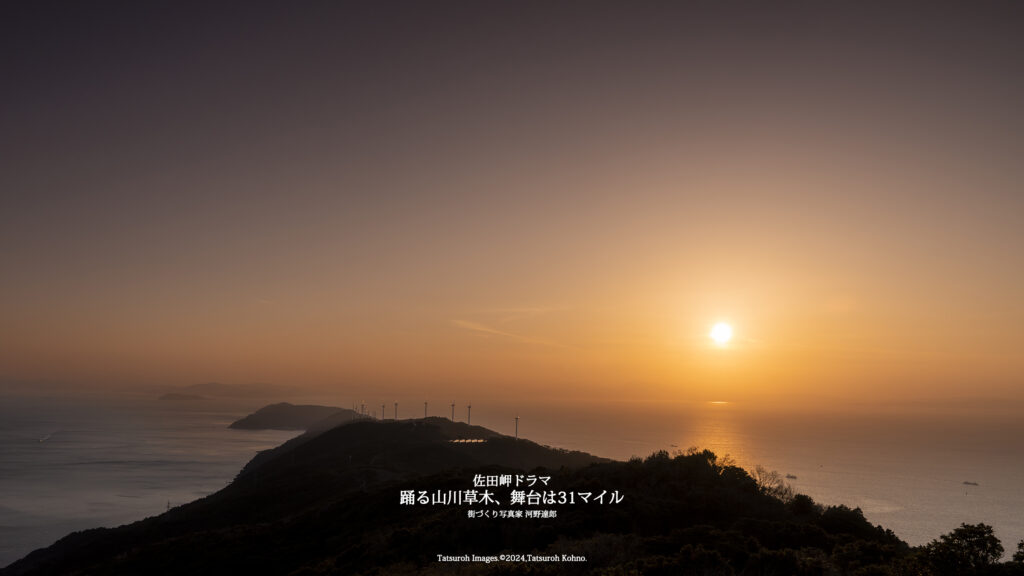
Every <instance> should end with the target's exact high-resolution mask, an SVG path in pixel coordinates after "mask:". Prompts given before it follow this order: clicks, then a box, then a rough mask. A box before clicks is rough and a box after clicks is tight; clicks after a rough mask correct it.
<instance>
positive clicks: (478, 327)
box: [451, 320, 582, 350]
mask: <svg viewBox="0 0 1024 576" xmlns="http://www.w3.org/2000/svg"><path fill="white" fill-rule="evenodd" d="M451 323H452V324H453V325H454V326H457V327H459V328H462V329H464V330H470V331H472V332H481V333H483V334H492V335H494V336H502V337H504V338H508V339H510V340H516V341H518V342H525V343H527V344H539V345H541V346H551V347H553V348H571V349H575V350H582V348H579V347H577V346H572V345H569V344H562V343H559V342H552V341H550V340H543V339H540V338H533V337H530V336H523V335H521V334H513V333H511V332H505V331H504V330H498V329H496V328H492V327H490V326H487V325H485V324H481V323H479V322H473V321H470V320H452V321H451Z"/></svg>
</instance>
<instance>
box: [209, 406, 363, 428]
mask: <svg viewBox="0 0 1024 576" xmlns="http://www.w3.org/2000/svg"><path fill="white" fill-rule="evenodd" d="M361 418H364V416H362V415H360V414H359V413H357V412H355V411H354V410H349V409H347V408H338V407H336V406H316V405H298V406H297V405H295V404H289V403H288V402H280V403H278V404H271V405H269V406H264V407H263V408H260V409H259V410H257V411H256V412H253V413H252V414H250V415H248V416H246V417H245V418H242V419H240V420H236V421H235V422H232V423H231V424H230V425H229V426H228V427H229V428H237V429H242V430H309V429H311V428H315V429H322V430H325V429H328V428H333V427H335V426H338V425H340V424H344V423H346V422H350V421H352V420H358V419H361Z"/></svg>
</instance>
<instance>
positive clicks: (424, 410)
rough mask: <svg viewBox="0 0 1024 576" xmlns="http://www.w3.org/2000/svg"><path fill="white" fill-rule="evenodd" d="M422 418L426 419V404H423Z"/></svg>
mask: <svg viewBox="0 0 1024 576" xmlns="http://www.w3.org/2000/svg"><path fill="white" fill-rule="evenodd" d="M423 417H424V418H426V417H427V403H426V402H424V403H423Z"/></svg>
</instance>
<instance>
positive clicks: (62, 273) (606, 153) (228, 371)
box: [0, 1, 1024, 401]
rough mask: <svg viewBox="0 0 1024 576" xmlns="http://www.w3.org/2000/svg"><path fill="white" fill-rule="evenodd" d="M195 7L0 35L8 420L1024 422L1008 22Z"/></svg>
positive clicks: (583, 10)
mask: <svg viewBox="0 0 1024 576" xmlns="http://www.w3.org/2000/svg"><path fill="white" fill-rule="evenodd" d="M209 4H212V3H206V2H203V3H196V4H188V3H180V2H179V3H166V4H161V3H151V2H145V3H137V2H125V3H115V2H91V3H85V2H68V3H66V4H55V3H48V2H6V3H4V4H3V6H2V7H0V70H2V80H0V194H2V199H0V381H2V382H5V383H7V384H5V385H8V386H10V385H12V384H11V383H14V382H23V381H31V380H37V379H46V380H60V381H64V382H69V383H79V385H81V386H95V385H98V384H103V383H109V384H118V385H139V384H154V383H156V384H191V383H195V382H201V381H209V380H218V381H223V382H233V383H243V382H253V381H270V382H276V383H282V384H299V385H308V386H318V387H324V388H323V389H325V390H328V389H329V390H339V391H347V390H367V389H373V390H377V391H380V393H381V394H390V395H401V394H407V395H408V394H412V395H414V394H417V393H418V392H419V391H420V390H424V389H428V388H429V389H432V390H436V389H443V390H448V391H451V393H452V394H453V395H455V394H460V395H468V394H473V395H475V396H476V397H486V396H489V395H491V396H495V397H522V396H530V397H533V398H547V397H551V398H555V397H568V396H573V395H579V394H581V393H586V394H588V395H593V396H595V397H598V398H617V397H621V396H624V395H629V396H631V397H636V396H642V397H646V398H651V399H666V400H671V399H709V400H710V399H736V400H742V399H756V398H772V397H794V396H800V395H814V396H826V397H836V398H844V399H852V400H858V401H873V400H878V399H883V400H884V399H886V398H949V397H956V396H969V395H987V396H1013V397H1017V398H1020V397H1021V396H1022V395H1024V394H1022V392H1021V390H1022V388H1024V387H1022V384H1024V354H1022V353H1021V347H1022V345H1024V256H1022V249H1024V191H1022V189H1021V182H1022V181H1024V137H1022V134H1024V115H1022V108H1021V103H1022V102H1024V41H1022V40H1021V39H1022V38H1024V17H1022V16H1024V14H1022V10H1021V8H1020V4H1019V3H1017V2H1012V1H1006V2H962V3H947V2H919V3H902V4H898V5H897V4H895V3H892V2H877V3H873V4H872V3H864V2H848V3H839V2H791V3H770V5H769V3H763V2H736V3H732V2H710V1H709V2H664V3H662V2H619V3H599V2H558V3H552V2H546V1H545V2H536V3H530V2H503V3H499V2H465V3H452V2H408V3H403V2H378V1H373V2H365V3H355V2H303V3H298V2H287V3H285V2H282V3H279V4H277V5H274V4H264V3H254V2H244V3H239V4H236V5H229V4H224V3H219V6H210V5H209ZM840 4H845V6H844V7H839V5H840ZM720 320H725V321H728V322H730V323H731V324H732V325H733V327H734V329H735V338H734V340H733V341H732V342H731V343H730V344H729V345H728V346H726V347H724V348H717V347H715V346H713V345H712V344H711V342H710V340H709V339H708V337H707V334H708V331H709V330H710V327H711V325H712V324H713V323H714V322H716V321H720Z"/></svg>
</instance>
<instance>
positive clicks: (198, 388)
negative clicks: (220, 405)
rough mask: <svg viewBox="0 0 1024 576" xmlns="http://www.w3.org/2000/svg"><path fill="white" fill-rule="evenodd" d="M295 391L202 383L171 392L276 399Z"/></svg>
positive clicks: (259, 384)
mask: <svg viewBox="0 0 1024 576" xmlns="http://www.w3.org/2000/svg"><path fill="white" fill-rule="evenodd" d="M296 390H297V388H296V387H294V386H285V385H281V384H268V383H265V382H257V383H253V384H223V383H221V382H203V383H201V384H192V385H189V386H182V387H180V388H175V389H174V390H172V391H171V392H177V393H181V394H198V395H200V396H209V397H223V398H239V397H248V398H266V397H273V396H276V397H278V398H280V397H282V396H286V395H288V394H291V393H294V392H295V391H296Z"/></svg>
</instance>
